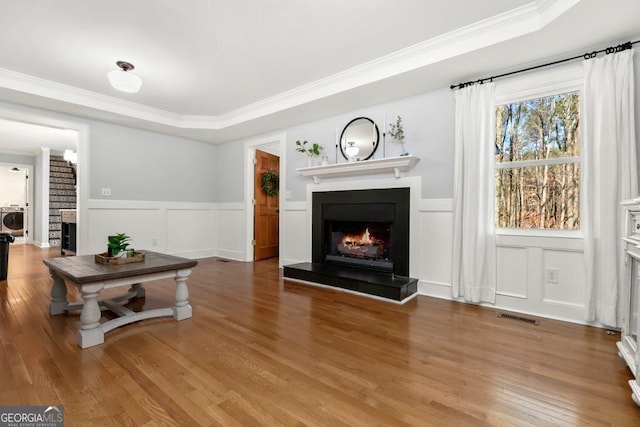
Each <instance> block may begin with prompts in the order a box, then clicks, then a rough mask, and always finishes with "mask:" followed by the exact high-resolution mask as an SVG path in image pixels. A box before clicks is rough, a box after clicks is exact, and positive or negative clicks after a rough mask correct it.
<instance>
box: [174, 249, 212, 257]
mask: <svg viewBox="0 0 640 427" xmlns="http://www.w3.org/2000/svg"><path fill="white" fill-rule="evenodd" d="M170 255H175V256H179V257H183V258H189V259H200V258H213V257H215V256H216V250H215V249H203V250H199V251H187V252H172V253H171V254H170Z"/></svg>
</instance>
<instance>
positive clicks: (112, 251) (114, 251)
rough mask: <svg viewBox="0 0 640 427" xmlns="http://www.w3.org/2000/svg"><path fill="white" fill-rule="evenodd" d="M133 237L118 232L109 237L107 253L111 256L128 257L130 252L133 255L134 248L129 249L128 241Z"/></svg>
mask: <svg viewBox="0 0 640 427" xmlns="http://www.w3.org/2000/svg"><path fill="white" fill-rule="evenodd" d="M129 239H131V237H129V236H127V235H126V234H125V233H118V234H116V235H115V236H108V237H107V254H108V255H109V256H110V257H120V258H121V257H126V256H128V254H129V252H131V254H132V255H133V248H131V249H130V250H127V247H129V243H127V241H128V240H129Z"/></svg>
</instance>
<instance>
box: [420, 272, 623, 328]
mask: <svg viewBox="0 0 640 427" xmlns="http://www.w3.org/2000/svg"><path fill="white" fill-rule="evenodd" d="M417 293H418V294H420V295H423V296H426V297H433V298H438V299H444V300H449V301H455V302H461V303H463V304H474V303H470V302H468V301H465V300H464V299H463V298H453V296H452V294H451V285H448V284H445V283H433V282H427V281H425V280H420V281H418V292H417ZM474 305H479V306H481V307H487V308H493V309H495V310H504V311H511V312H514V313H520V314H526V315H529V316H535V317H541V318H543V319H550V320H559V321H561V322H567V323H575V324H578V325H585V326H592V327H594V328H601V329H612V328H610V327H608V326H605V325H603V324H602V323H599V322H587V321H585V320H582V319H578V318H574V317H563V316H558V315H555V314H550V313H539V312H534V311H530V310H521V309H519V308H516V307H510V306H507V305H504V304H500V303H496V304H488V303H481V304H474Z"/></svg>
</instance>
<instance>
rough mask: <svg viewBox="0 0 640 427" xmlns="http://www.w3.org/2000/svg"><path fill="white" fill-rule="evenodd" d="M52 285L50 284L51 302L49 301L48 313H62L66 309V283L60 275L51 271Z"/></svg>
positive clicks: (67, 303)
mask: <svg viewBox="0 0 640 427" xmlns="http://www.w3.org/2000/svg"><path fill="white" fill-rule="evenodd" d="M51 277H52V278H53V285H52V286H51V302H50V303H49V314H51V315H53V316H55V315H56V314H62V313H64V312H65V310H66V309H67V306H68V305H69V301H67V285H65V284H64V279H63V278H62V277H59V276H56V275H55V274H54V273H51Z"/></svg>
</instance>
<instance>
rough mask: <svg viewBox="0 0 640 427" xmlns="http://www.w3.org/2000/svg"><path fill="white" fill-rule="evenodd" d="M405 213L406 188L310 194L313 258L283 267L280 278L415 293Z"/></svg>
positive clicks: (393, 294) (385, 293)
mask: <svg viewBox="0 0 640 427" xmlns="http://www.w3.org/2000/svg"><path fill="white" fill-rule="evenodd" d="M409 213H410V189H409V188H390V189H375V190H352V191H327V192H315V193H313V198H312V227H311V230H312V231H311V235H312V236H311V237H312V243H311V248H312V249H311V258H312V262H311V263H301V264H294V265H290V266H285V267H284V277H285V278H292V279H299V280H304V281H308V282H315V283H319V284H323V285H328V286H336V287H340V288H345V289H349V290H353V291H357V292H363V293H367V294H372V295H376V296H379V297H383V298H389V299H393V300H396V301H403V300H405V299H406V298H408V297H409V296H411V295H412V294H414V293H415V292H417V279H412V278H410V277H408V276H409ZM353 234H358V235H360V234H362V235H363V236H364V238H363V239H362V240H359V239H357V238H356V239H353V238H352V237H350V236H352V235H353ZM340 239H343V240H342V241H340ZM355 241H357V243H354V242H355ZM341 242H346V243H345V244H341ZM338 246H339V247H338Z"/></svg>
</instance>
